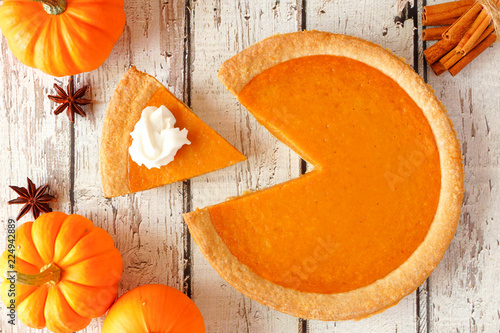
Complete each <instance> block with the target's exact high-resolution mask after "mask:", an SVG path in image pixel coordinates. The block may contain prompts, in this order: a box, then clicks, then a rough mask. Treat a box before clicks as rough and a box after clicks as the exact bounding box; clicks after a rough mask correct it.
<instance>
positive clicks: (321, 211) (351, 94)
mask: <svg viewBox="0 0 500 333" xmlns="http://www.w3.org/2000/svg"><path fill="white" fill-rule="evenodd" d="M219 77H220V79H221V80H222V82H223V83H224V84H225V85H226V87H227V88H228V89H229V90H230V91H231V92H232V93H233V94H234V95H236V96H237V97H238V99H239V100H240V102H241V103H242V104H243V105H244V106H245V107H246V108H247V109H248V110H249V111H250V112H251V113H252V114H253V115H254V116H255V117H256V118H257V120H258V121H259V122H260V123H261V124H262V125H264V126H265V127H266V128H267V129H268V130H269V131H270V132H271V133H272V134H274V135H275V136H276V137H277V138H278V139H280V140H281V141H283V142H285V143H286V144H287V145H288V146H290V147H291V148H292V149H294V150H295V151H296V152H297V153H298V154H300V155H301V156H302V157H303V158H304V159H306V160H307V161H308V162H310V163H311V164H313V165H314V170H313V171H311V172H309V173H307V174H305V175H303V176H301V177H299V178H298V179H294V180H291V181H289V182H286V183H283V184H280V185H277V186H274V187H271V188H268V189H265V190H263V191H258V192H253V193H250V194H246V195H244V196H241V197H237V198H234V199H232V200H229V201H226V202H224V203H221V204H218V205H215V206H211V207H207V208H204V209H201V210H199V209H198V210H196V211H194V212H191V213H188V214H186V215H185V216H184V218H185V220H186V222H187V223H188V225H189V229H190V231H191V234H192V236H193V238H194V240H195V242H196V243H197V244H198V246H199V247H200V250H201V252H202V253H203V254H204V255H205V257H206V258H207V260H208V261H209V262H210V263H211V264H212V266H213V267H214V268H215V269H216V270H217V272H218V273H219V274H220V275H221V276H222V277H223V278H224V279H226V280H227V281H228V282H229V283H230V284H232V285H233V286H234V287H235V288H236V289H238V290H240V291H241V292H242V293H244V294H246V295H247V296H249V297H251V298H252V299H254V300H256V301H258V302H261V303H263V304H265V305H267V306H269V307H271V308H274V309H277V310H279V311H282V312H285V313H289V314H292V315H294V316H298V317H303V318H310V319H321V320H345V319H353V318H362V317H364V316H368V315H370V314H373V313H376V312H378V311H381V310H383V309H386V308H387V307H389V306H391V305H393V304H395V303H397V302H398V301H399V300H401V299H402V298H403V297H404V296H406V295H408V294H409V293H411V292H412V291H413V290H415V289H416V288H417V287H418V286H419V285H420V284H422V283H423V282H424V281H425V279H426V278H427V276H428V275H429V274H430V273H431V272H432V270H433V269H434V268H435V267H436V266H437V264H438V262H439V261H440V260H441V258H442V257H443V254H444V253H445V251H446V248H447V247H448V245H449V243H450V241H451V239H452V238H453V234H454V232H455V229H456V226H457V223H458V219H459V214H460V208H461V204H462V195H463V171H462V162H461V154H460V148H459V144H458V141H457V139H456V135H455V132H454V130H453V127H452V124H451V122H450V120H449V118H448V117H447V115H446V110H445V108H444V106H443V105H442V104H441V103H440V102H439V101H438V100H437V98H436V97H435V96H434V94H433V91H432V89H431V88H430V87H429V86H427V85H426V84H425V83H424V81H423V80H422V79H421V78H420V77H419V76H418V75H417V74H416V73H415V72H414V71H413V70H412V69H411V68H410V67H409V66H408V65H407V64H406V63H404V62H403V61H402V60H400V59H399V58H397V57H396V56H394V55H392V54H391V53H390V52H388V51H386V50H384V49H383V48H381V47H379V46H377V45H375V44H372V43H370V42H367V41H364V40H361V39H358V38H353V37H348V36H344V35H335V34H331V33H326V32H317V31H310V32H297V33H292V34H285V35H276V36H273V37H271V38H268V39H266V40H264V41H262V42H260V43H257V44H255V45H253V46H251V47H249V48H247V49H246V50H244V51H243V52H241V53H239V54H237V55H236V56H234V57H233V58H231V59H229V60H228V61H226V62H225V63H224V64H223V65H222V67H221V69H220V71H219Z"/></svg>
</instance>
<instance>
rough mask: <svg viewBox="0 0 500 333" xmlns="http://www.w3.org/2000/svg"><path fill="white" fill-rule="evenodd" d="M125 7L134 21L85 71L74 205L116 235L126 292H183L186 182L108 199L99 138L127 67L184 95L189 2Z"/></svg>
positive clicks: (77, 129)
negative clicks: (87, 94) (88, 105)
mask: <svg viewBox="0 0 500 333" xmlns="http://www.w3.org/2000/svg"><path fill="white" fill-rule="evenodd" d="M125 12H126V14H127V18H128V20H127V25H126V27H125V31H124V34H123V35H122V37H121V39H120V40H119V41H118V43H117V44H116V46H115V48H114V50H113V53H112V55H111V57H110V58H109V59H108V61H107V62H106V63H105V64H104V65H103V66H102V67H100V68H99V69H98V70H96V71H94V72H91V73H88V74H84V75H81V76H80V77H79V80H81V81H82V83H89V84H90V85H91V86H92V98H93V99H94V100H95V101H96V103H94V104H93V108H92V109H91V110H89V119H86V121H85V122H83V121H82V122H80V123H79V124H77V126H75V148H74V163H75V171H76V172H75V178H74V184H75V185H74V191H75V204H74V211H75V213H78V214H82V215H85V216H87V217H90V218H92V219H93V220H94V221H95V222H96V224H98V225H99V226H101V227H102V228H104V229H105V230H107V231H108V232H110V234H111V235H112V236H113V238H114V240H115V244H116V246H117V248H118V249H119V250H120V252H121V253H122V258H123V262H124V265H123V267H124V269H123V277H122V280H121V283H120V290H119V295H121V294H123V293H124V292H126V291H128V290H130V289H133V288H135V287H137V286H140V285H144V284H149V283H161V284H167V285H169V286H172V287H175V288H177V289H179V290H183V288H184V258H183V255H184V247H185V241H186V236H187V235H186V233H185V229H184V222H183V220H182V213H183V212H184V211H185V204H184V190H183V184H182V183H175V184H171V185H167V186H164V187H160V188H156V189H153V190H149V191H144V192H140V193H135V194H131V195H126V196H122V197H118V198H113V199H105V198H104V197H103V194H102V186H101V182H100V181H99V180H100V174H99V147H100V142H99V138H100V133H101V129H102V124H103V121H104V116H105V112H106V107H107V104H108V102H109V100H110V99H111V96H112V94H113V92H114V89H115V87H116V85H117V84H118V81H119V80H120V79H121V77H122V76H123V75H124V74H125V72H126V70H127V69H128V68H129V67H130V66H131V65H134V66H137V68H138V69H139V70H141V71H144V72H147V73H148V74H150V75H152V76H154V77H156V78H157V79H158V80H159V81H160V82H162V83H163V84H165V86H167V87H168V88H169V89H171V91H172V92H173V93H174V94H176V95H177V96H178V97H179V98H181V99H182V96H183V64H184V42H183V33H184V4H183V3H182V2H179V1H170V2H167V3H164V2H162V1H157V0H151V1H140V2H132V1H129V2H127V4H126V8H125ZM101 325H102V318H101V319H99V320H95V321H94V322H93V326H92V327H89V328H88V329H87V331H88V332H98V331H99V330H100V327H101Z"/></svg>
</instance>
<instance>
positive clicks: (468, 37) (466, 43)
mask: <svg viewBox="0 0 500 333" xmlns="http://www.w3.org/2000/svg"><path fill="white" fill-rule="evenodd" d="M490 22H491V17H490V16H489V15H488V13H487V12H486V10H485V9H483V10H482V11H481V13H479V15H478V16H477V18H476V20H475V21H474V23H472V25H471V27H470V28H469V30H467V32H466V33H465V35H464V36H463V37H462V39H461V40H460V42H459V43H458V46H457V52H460V53H461V54H462V55H463V56H464V55H466V54H467V52H469V51H470V50H472V48H473V47H474V44H475V43H476V41H477V40H478V39H479V37H480V36H481V35H482V33H483V32H484V31H485V30H486V29H487V28H488V26H489V25H490Z"/></svg>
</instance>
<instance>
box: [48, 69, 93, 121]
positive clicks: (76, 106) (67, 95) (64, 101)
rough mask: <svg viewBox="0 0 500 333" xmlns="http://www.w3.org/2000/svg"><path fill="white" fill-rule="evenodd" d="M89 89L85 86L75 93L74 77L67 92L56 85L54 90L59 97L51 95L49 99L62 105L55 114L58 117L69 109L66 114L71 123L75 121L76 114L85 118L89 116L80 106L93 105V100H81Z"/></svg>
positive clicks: (69, 82)
mask: <svg viewBox="0 0 500 333" xmlns="http://www.w3.org/2000/svg"><path fill="white" fill-rule="evenodd" d="M88 88H89V86H84V87H83V88H80V89H78V90H77V91H76V92H75V87H74V85H73V78H72V77H70V78H69V81H68V86H67V87H66V91H64V90H63V88H61V87H60V86H59V85H57V84H55V83H54V89H55V90H56V92H57V96H54V95H49V99H50V100H51V101H54V102H56V103H59V104H61V105H59V106H58V107H57V109H56V110H55V111H54V114H55V115H58V114H60V113H61V112H63V111H64V110H66V109H68V110H67V111H66V114H67V115H68V118H69V120H70V121H71V122H74V121H75V113H77V114H79V115H80V116H82V117H85V116H86V115H87V114H86V113H85V111H83V109H82V107H81V106H80V105H86V104H90V103H92V100H90V99H86V98H81V97H83V95H85V93H86V92H87V89H88Z"/></svg>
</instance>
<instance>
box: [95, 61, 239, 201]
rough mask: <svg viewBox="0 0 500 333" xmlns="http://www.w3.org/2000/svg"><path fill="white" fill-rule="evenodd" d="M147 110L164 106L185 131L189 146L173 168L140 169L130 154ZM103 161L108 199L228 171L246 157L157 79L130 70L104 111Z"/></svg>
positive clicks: (173, 163)
mask: <svg viewBox="0 0 500 333" xmlns="http://www.w3.org/2000/svg"><path fill="white" fill-rule="evenodd" d="M148 106H154V107H160V106H165V107H166V108H167V109H168V110H169V111H170V112H171V113H172V114H173V116H174V117H175V120H176V124H175V125H176V127H179V128H183V129H184V128H185V129H187V131H188V134H187V139H188V140H189V141H190V144H189V145H185V146H183V147H182V148H181V149H180V150H179V151H178V152H177V154H176V155H175V158H174V160H173V161H172V162H171V163H168V164H166V165H163V166H161V167H160V168H151V169H149V168H147V167H146V166H145V165H138V164H137V163H136V162H134V161H133V160H132V158H131V157H130V154H129V147H130V145H131V143H132V139H131V136H130V133H131V132H132V131H133V130H134V126H135V124H136V123H137V122H138V121H139V119H140V118H141V113H142V111H143V110H144V109H145V108H146V107H148ZM100 160H101V177H102V185H103V189H104V196H106V197H116V196H119V195H124V194H127V193H133V192H138V191H143V190H147V189H150V188H154V187H158V186H162V185H166V184H170V183H174V182H177V181H181V180H186V179H189V178H192V177H195V176H199V175H202V174H204V173H208V172H211V171H214V170H217V169H221V168H225V167H228V166H230V165H233V164H235V163H237V162H240V161H243V160H245V157H244V156H243V155H242V154H241V153H240V152H239V151H238V150H236V149H235V148H234V147H233V146H231V145H230V144H229V143H228V142H227V141H226V140H224V138H222V137H221V136H220V135H219V134H218V133H216V132H215V131H214V130H213V129H211V128H210V127H209V126H208V125H207V124H205V123H204V122H203V121H202V120H201V119H200V118H198V117H197V116H196V115H195V114H194V113H193V112H192V111H191V110H190V109H189V108H188V107H187V106H186V105H185V104H184V103H182V102H181V101H180V100H178V99H177V98H176V97H175V96H174V95H173V94H172V93H171V92H170V91H168V89H167V88H165V87H164V86H163V85H162V84H161V83H160V82H158V80H156V79H155V78H154V77H152V76H150V75H148V74H146V73H143V72H140V71H138V70H137V69H136V68H135V67H132V68H130V69H129V70H128V72H127V73H126V74H125V76H124V77H123V78H122V80H121V81H120V83H119V84H118V87H117V88H116V91H115V93H114V94H113V97H112V98H111V102H110V104H109V107H108V110H107V112H106V118H105V120H104V126H103V130H102V137H101V151H100Z"/></svg>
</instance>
